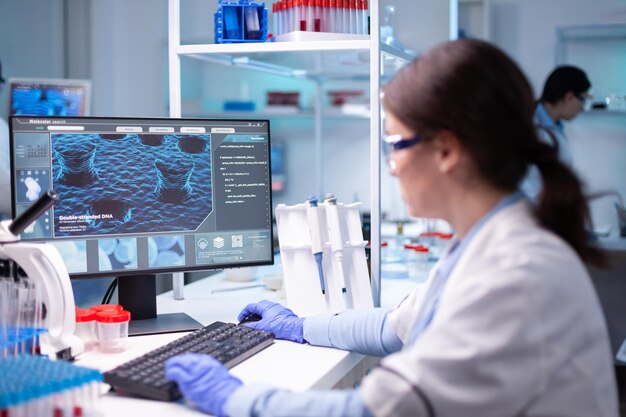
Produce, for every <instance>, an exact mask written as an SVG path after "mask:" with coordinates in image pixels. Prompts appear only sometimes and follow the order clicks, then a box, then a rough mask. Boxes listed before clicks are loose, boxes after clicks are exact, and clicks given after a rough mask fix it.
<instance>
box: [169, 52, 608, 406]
mask: <svg viewBox="0 0 626 417" xmlns="http://www.w3.org/2000/svg"><path fill="white" fill-rule="evenodd" d="M384 105H385V107H386V110H387V114H388V119H387V123H386V131H387V134H388V135H387V138H386V142H387V143H388V144H389V145H390V146H391V147H392V148H393V150H392V152H391V154H390V169H391V172H392V173H393V174H394V175H395V176H396V177H397V178H398V180H399V182H400V188H401V190H402V196H403V198H404V200H405V201H406V204H407V206H408V210H409V213H410V214H411V215H413V216H415V217H433V218H442V219H445V220H446V221H448V222H449V223H450V225H452V227H453V228H454V230H455V232H456V239H455V240H454V241H453V242H452V244H451V245H450V246H449V247H448V248H447V250H446V251H445V252H444V254H443V256H442V259H441V261H440V262H439V263H438V264H437V266H436V267H435V268H434V270H433V272H432V273H431V276H430V278H429V286H428V289H427V290H426V291H425V292H424V293H421V294H420V293H418V292H415V293H413V294H410V295H409V296H408V297H407V298H406V299H405V300H404V301H402V302H401V303H400V304H399V305H398V306H396V307H395V308H393V309H391V310H389V311H387V310H385V309H372V310H371V311H346V312H343V313H340V314H337V315H323V316H314V317H307V318H305V319H302V318H299V317H297V316H295V315H294V314H293V313H292V312H291V311H290V310H288V309H285V308H284V307H282V306H280V305H279V304H275V303H270V302H267V301H262V302H259V303H255V304H251V305H249V306H247V307H246V308H245V309H244V311H242V313H241V315H240V319H242V318H244V317H246V316H248V315H250V314H252V313H255V314H258V315H260V316H262V319H261V320H260V321H257V322H252V323H247V324H246V325H248V326H251V327H255V328H258V329H265V330H269V331H272V332H274V333H275V334H276V336H277V337H278V338H282V339H288V340H293V341H296V342H300V343H303V342H308V343H311V344H316V345H322V346H333V347H338V348H342V349H350V350H353V351H358V352H363V353H367V354H373V355H379V356H384V358H383V359H382V361H381V364H380V366H378V367H377V368H375V369H374V370H373V371H372V372H371V373H370V374H369V375H368V376H366V377H365V378H364V379H363V383H362V385H361V387H360V388H359V389H356V390H352V391H313V392H306V393H292V392H289V391H286V390H280V389H274V388H271V387H263V386H256V385H252V384H249V385H244V384H242V383H241V381H239V380H238V379H237V378H235V377H234V376H232V375H231V374H230V373H228V371H227V370H226V369H225V368H223V367H222V366H221V365H220V364H219V363H217V362H216V361H215V360H213V359H212V358H210V357H207V356H201V355H193V354H187V355H183V356H180V357H176V358H173V359H171V360H170V361H169V362H168V364H167V369H166V370H167V375H168V377H170V378H171V379H174V380H176V381H177V382H178V385H179V388H180V389H181V392H182V393H183V394H184V395H185V397H186V398H187V399H188V400H190V401H191V402H192V403H195V404H196V405H197V406H198V407H199V408H201V409H203V410H204V411H207V412H209V413H212V414H216V415H218V416H230V417H235V416H372V415H373V416H416V417H418V416H441V417H443V416H447V417H460V416H463V417H466V416H476V417H491V416H493V417H506V416H511V417H513V416H515V417H518V416H569V417H571V416H580V417H589V416H604V417H616V416H617V415H618V411H617V408H618V404H617V393H616V386H615V380H614V375H613V361H612V355H611V351H610V347H609V342H608V336H607V330H606V326H605V323H604V320H603V316H602V311H601V309H600V305H599V302H598V299H597V297H596V294H595V292H594V288H593V286H592V284H591V281H590V278H589V276H588V274H587V272H586V270H585V267H584V264H583V260H584V261H588V262H592V263H593V262H597V263H599V262H601V254H600V253H599V252H597V251H595V250H594V249H593V248H591V247H589V246H588V245H587V242H586V240H585V234H584V229H583V224H584V221H585V217H586V215H587V206H586V203H585V201H584V198H583V195H582V193H581V190H580V183H579V181H578V179H577V178H576V176H575V175H574V174H573V173H572V171H571V170H570V169H569V168H567V167H566V166H565V165H563V164H562V163H561V162H560V161H559V160H558V158H557V155H556V154H555V152H554V149H553V148H551V147H550V146H548V145H546V144H545V143H543V142H542V141H540V140H539V139H538V138H537V134H536V131H535V128H534V124H533V110H534V102H533V97H532V91H531V88H530V86H529V83H528V81H527V80H526V78H525V77H524V75H523V74H522V72H521V71H520V70H519V69H518V68H517V66H516V65H515V64H514V63H513V62H512V61H511V60H510V59H509V58H508V57H507V56H506V55H505V54H503V53H502V52H501V51H499V50H498V49H496V48H495V47H494V46H491V45H489V44H487V43H484V42H480V41H473V40H461V41H455V42H450V43H446V44H443V45H441V46H438V47H436V48H434V49H432V50H431V51H429V52H428V53H426V54H424V55H423V56H422V57H420V58H418V59H416V60H415V61H413V62H412V63H410V64H409V65H407V66H406V67H405V68H404V69H403V70H402V71H400V73H399V74H398V75H397V76H396V77H395V78H394V79H393V80H392V81H391V82H390V83H389V84H388V86H387V87H386V88H385V96H384ZM531 163H534V164H536V165H537V166H538V168H539V170H540V172H541V174H542V176H543V181H544V187H543V192H542V194H541V195H540V196H539V200H538V202H537V205H536V206H535V207H533V206H532V205H530V204H529V203H528V201H527V200H526V199H525V198H524V196H523V194H522V193H521V192H519V191H517V188H518V184H519V182H520V180H521V179H522V177H523V176H524V173H525V172H526V169H527V167H528V165H529V164H531ZM294 378H297V375H294Z"/></svg>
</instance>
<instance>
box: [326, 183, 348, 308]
mask: <svg viewBox="0 0 626 417" xmlns="http://www.w3.org/2000/svg"><path fill="white" fill-rule="evenodd" d="M324 202H325V203H326V222H327V223H328V237H329V239H330V248H331V250H332V252H333V256H334V259H335V262H336V263H337V276H338V277H339V282H340V284H341V294H342V295H343V302H344V304H345V306H346V308H351V304H350V299H349V297H348V291H347V290H346V277H345V276H344V274H343V240H342V239H341V225H340V223H339V209H338V208H337V199H336V198H335V195H334V194H326V200H324Z"/></svg>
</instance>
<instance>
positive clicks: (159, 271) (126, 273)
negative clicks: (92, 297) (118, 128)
mask: <svg viewBox="0 0 626 417" xmlns="http://www.w3.org/2000/svg"><path fill="white" fill-rule="evenodd" d="M33 117H38V118H42V119H46V120H48V119H50V120H53V119H64V120H68V119H71V120H86V119H90V120H94V119H97V120H147V121H167V120H172V119H174V120H176V121H181V122H185V121H190V122H203V121H210V122H213V121H217V122H219V121H226V122H265V123H267V146H268V152H267V155H268V160H267V162H268V172H269V181H268V191H269V205H270V211H271V212H272V213H273V211H274V205H273V196H272V158H271V152H270V151H269V148H270V146H271V128H270V120H269V119H243V118H190V117H180V118H178V117H140V116H137V117H117V116H107V117H104V116H28V115H12V116H10V117H9V152H10V155H9V159H10V167H11V218H12V219H14V218H15V215H16V212H17V206H16V198H15V197H16V193H17V190H16V187H15V181H14V180H13V176H14V172H15V157H14V149H13V146H14V137H13V123H14V119H19V118H33ZM77 123H78V122H77ZM271 218H272V220H271V221H270V225H269V233H270V239H269V240H270V258H269V260H267V261H251V262H240V263H235V264H219V265H218V264H216V265H197V266H182V267H174V266H172V267H164V268H148V269H133V270H117V271H102V272H68V274H69V276H70V278H71V279H88V278H103V277H112V276H115V277H124V276H128V277H132V276H133V275H146V274H153V275H158V274H168V273H176V272H197V271H215V270H218V271H219V270H223V269H230V268H246V267H250V266H264V265H273V264H274V259H275V254H274V252H275V249H276V248H275V247H274V228H273V215H272V217H271ZM171 234H172V233H155V234H153V235H154V236H157V235H171ZM94 239H97V238H86V239H82V240H85V241H86V240H94ZM54 240H57V241H63V240H72V239H70V238H68V239H54V238H51V239H49V240H37V239H32V240H26V241H24V242H32V243H35V242H42V243H45V242H50V241H54ZM73 240H81V239H73Z"/></svg>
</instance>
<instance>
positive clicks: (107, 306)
mask: <svg viewBox="0 0 626 417" xmlns="http://www.w3.org/2000/svg"><path fill="white" fill-rule="evenodd" d="M89 309H90V310H94V311H95V312H96V313H99V312H101V311H106V310H123V308H122V306H121V305H119V304H97V305H95V306H91V307H89Z"/></svg>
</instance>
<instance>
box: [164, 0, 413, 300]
mask: <svg viewBox="0 0 626 417" xmlns="http://www.w3.org/2000/svg"><path fill="white" fill-rule="evenodd" d="M168 12H169V28H168V31H169V45H168V50H169V54H168V56H169V95H170V117H181V116H182V108H181V57H190V58H195V59H199V60H202V61H206V62H208V63H212V64H218V65H226V66H233V67H241V68H249V69H254V70H258V71H263V72H266V73H270V74H275V75H281V76H285V77H292V78H297V79H304V80H309V81H311V82H313V83H315V85H316V103H315V105H314V109H315V110H314V112H313V118H314V121H315V127H314V129H315V153H316V155H318V157H317V158H315V178H316V183H317V191H318V195H321V194H322V193H323V189H322V188H323V187H322V172H323V161H322V158H321V157H319V155H322V150H323V141H322V120H323V118H324V117H325V114H324V112H323V111H322V110H321V109H322V95H323V91H322V87H323V84H324V83H325V82H328V81H342V80H345V81H367V82H369V91H370V167H371V173H370V195H371V219H372V220H371V221H372V232H371V246H372V248H380V215H381V213H380V174H381V148H380V135H381V133H382V114H381V106H380V93H379V92H380V87H381V83H382V82H384V80H385V79H386V78H387V77H390V76H391V75H393V73H395V72H396V71H397V70H398V69H399V68H400V67H401V66H402V65H404V64H405V63H406V62H408V61H409V60H410V59H412V58H413V57H412V56H411V55H409V54H407V53H405V52H404V51H401V50H399V49H396V48H393V47H391V46H388V45H386V44H382V43H381V42H380V41H379V39H380V33H379V27H380V24H379V21H380V11H379V1H378V0H372V1H370V28H371V29H370V31H371V33H370V36H369V37H367V36H364V37H363V39H357V40H341V39H338V40H324V41H303V42H265V43H242V44H186V45H183V44H181V42H180V0H169V3H168ZM338 37H340V36H338ZM371 286H372V294H373V297H374V304H375V305H377V306H378V305H380V250H379V249H377V250H372V253H371Z"/></svg>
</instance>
